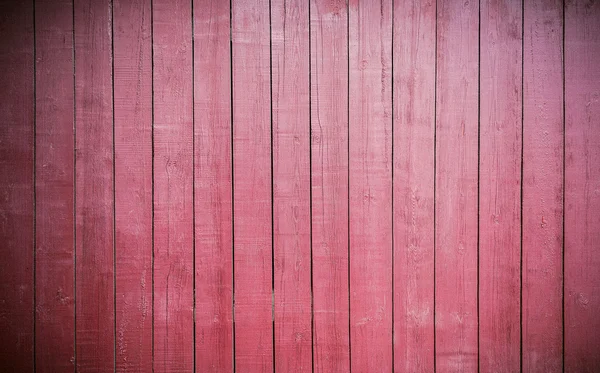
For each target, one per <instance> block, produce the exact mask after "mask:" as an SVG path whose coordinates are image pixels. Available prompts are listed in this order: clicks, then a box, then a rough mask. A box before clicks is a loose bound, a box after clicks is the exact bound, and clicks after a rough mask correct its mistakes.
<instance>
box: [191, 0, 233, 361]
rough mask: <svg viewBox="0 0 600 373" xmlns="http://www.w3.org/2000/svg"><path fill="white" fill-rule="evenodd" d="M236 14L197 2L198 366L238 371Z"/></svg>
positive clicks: (212, 1)
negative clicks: (233, 65)
mask: <svg viewBox="0 0 600 373" xmlns="http://www.w3.org/2000/svg"><path fill="white" fill-rule="evenodd" d="M229 15H230V3H229V1H220V0H196V1H195V2H194V50H195V51H196V53H194V99H195V102H194V108H195V110H194V113H195V116H194V137H195V150H194V152H195V154H194V159H195V165H194V167H195V179H194V193H195V196H196V198H195V206H196V210H195V222H196V233H195V235H196V262H195V271H196V371H198V372H215V373H221V372H222V373H227V372H233V251H232V234H233V231H232V225H231V224H232V216H231V214H232V205H231V198H232V195H231V191H232V189H231V188H232V180H231V176H232V175H231V59H230V44H229V36H230V30H229V26H230V19H229Z"/></svg>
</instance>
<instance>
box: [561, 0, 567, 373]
mask: <svg viewBox="0 0 600 373" xmlns="http://www.w3.org/2000/svg"><path fill="white" fill-rule="evenodd" d="M565 35H566V27H565V1H564V0H563V3H562V121H563V122H562V125H563V128H562V129H563V138H562V146H563V149H562V158H563V159H562V163H563V164H562V261H561V267H562V268H561V271H562V371H563V372H564V371H565V209H566V207H565V202H566V197H565V196H566V189H567V188H566V181H567V176H566V168H567V166H566V163H567V162H566V161H567V159H566V137H567V121H566V98H565V79H566V77H565V73H566V67H565V56H566V55H565Z"/></svg>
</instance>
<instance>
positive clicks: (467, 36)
mask: <svg viewBox="0 0 600 373" xmlns="http://www.w3.org/2000/svg"><path fill="white" fill-rule="evenodd" d="M478 6H479V4H478V3H477V2H474V1H465V2H462V1H460V2H459V1H451V0H439V1H438V3H437V12H438V14H437V19H438V26H437V82H436V84H437V98H436V99H437V114H436V115H437V119H436V142H437V144H436V147H437V150H436V158H437V159H436V195H435V199H436V222H435V224H436V233H435V236H436V237H435V240H436V248H435V251H436V258H435V282H436V290H435V292H436V293H435V304H436V308H435V318H436V320H435V322H436V325H435V328H436V346H435V347H436V368H437V371H438V372H451V371H461V372H472V371H476V370H477V357H478V350H477V325H478V324H477V323H478V315H477V207H478V206H477V204H478V203H477V168H478V163H477V157H478V154H477V139H478V110H477V105H478V84H477V79H478V68H479V66H478V17H479V7H478Z"/></svg>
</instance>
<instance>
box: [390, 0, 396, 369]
mask: <svg viewBox="0 0 600 373" xmlns="http://www.w3.org/2000/svg"><path fill="white" fill-rule="evenodd" d="M395 15H396V11H395V6H394V0H392V48H391V54H392V84H391V87H392V114H391V117H392V373H393V372H394V370H395V367H396V364H395V360H396V356H395V350H396V348H395V345H396V343H395V342H396V341H395V339H396V338H395V331H396V329H395V324H394V321H395V309H396V307H395V302H394V299H395V297H394V295H395V289H396V287H395V284H396V275H395V265H396V261H395V257H396V256H395V251H396V248H395V246H394V232H395V226H394V213H395V210H394V168H395V167H394V165H395V158H394V124H395V123H394V112H395V107H394V93H395V91H394V31H395V29H394V18H395Z"/></svg>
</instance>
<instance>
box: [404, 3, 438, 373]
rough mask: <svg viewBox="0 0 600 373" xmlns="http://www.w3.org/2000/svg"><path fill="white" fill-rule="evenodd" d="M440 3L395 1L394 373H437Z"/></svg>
mask: <svg viewBox="0 0 600 373" xmlns="http://www.w3.org/2000/svg"><path fill="white" fill-rule="evenodd" d="M435 26H436V14H435V2H434V1H433V2H427V3H422V2H421V1H419V0H415V1H395V2H394V56H393V58H394V92H393V94H394V100H393V103H394V108H393V110H394V191H393V192H394V279H393V280H394V357H395V359H394V363H395V364H394V369H395V370H397V371H399V372H433V370H434V353H433V351H434V324H433V308H434V307H433V294H434V283H433V271H434V263H433V257H434V251H433V250H434V247H433V246H434V211H433V209H434V203H433V202H434V177H435V172H434V162H435V159H434V155H435V153H434V147H435V134H434V131H435V37H436V36H435Z"/></svg>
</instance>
